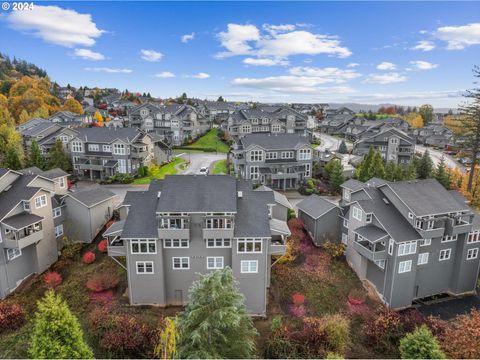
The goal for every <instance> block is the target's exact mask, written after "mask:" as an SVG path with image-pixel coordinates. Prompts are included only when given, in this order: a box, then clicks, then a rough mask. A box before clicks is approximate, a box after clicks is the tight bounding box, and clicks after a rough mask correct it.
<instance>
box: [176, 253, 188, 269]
mask: <svg viewBox="0 0 480 360" xmlns="http://www.w3.org/2000/svg"><path fill="white" fill-rule="evenodd" d="M175 259H180V267H178V268H177V267H175ZM185 259H187V264H188V267H186V268H184V267H182V264H183V260H185ZM172 269H173V270H190V258H189V257H188V256H173V257H172Z"/></svg>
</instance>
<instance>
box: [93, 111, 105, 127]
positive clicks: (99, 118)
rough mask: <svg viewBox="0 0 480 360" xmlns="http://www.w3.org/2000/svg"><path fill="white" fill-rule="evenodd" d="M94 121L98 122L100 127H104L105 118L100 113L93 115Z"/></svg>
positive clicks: (96, 112)
mask: <svg viewBox="0 0 480 360" xmlns="http://www.w3.org/2000/svg"><path fill="white" fill-rule="evenodd" d="M93 120H95V122H96V123H97V124H98V125H99V126H100V127H102V126H103V116H102V114H100V112H99V111H95V114H94V115H93Z"/></svg>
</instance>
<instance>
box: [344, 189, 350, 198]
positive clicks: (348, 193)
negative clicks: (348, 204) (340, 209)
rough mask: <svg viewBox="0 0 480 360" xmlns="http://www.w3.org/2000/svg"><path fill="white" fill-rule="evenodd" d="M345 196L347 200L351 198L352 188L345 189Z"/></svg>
mask: <svg viewBox="0 0 480 360" xmlns="http://www.w3.org/2000/svg"><path fill="white" fill-rule="evenodd" d="M343 198H344V199H345V200H350V190H348V189H343Z"/></svg>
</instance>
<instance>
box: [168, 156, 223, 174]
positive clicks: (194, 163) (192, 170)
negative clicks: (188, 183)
mask: <svg viewBox="0 0 480 360" xmlns="http://www.w3.org/2000/svg"><path fill="white" fill-rule="evenodd" d="M176 156H181V157H182V158H183V159H185V160H186V161H190V165H189V166H188V168H187V169H186V170H185V171H182V172H178V174H185V175H188V174H192V175H193V174H200V169H201V168H202V167H206V168H209V169H211V167H212V165H213V163H214V162H215V161H218V160H226V159H227V154H220V153H218V154H216V153H200V152H198V153H183V154H179V155H176Z"/></svg>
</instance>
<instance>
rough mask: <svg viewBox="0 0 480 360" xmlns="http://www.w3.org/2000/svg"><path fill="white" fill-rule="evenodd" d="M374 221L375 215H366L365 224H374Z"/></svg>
mask: <svg viewBox="0 0 480 360" xmlns="http://www.w3.org/2000/svg"><path fill="white" fill-rule="evenodd" d="M372 219H373V215H372V214H366V216H365V222H367V223H371V222H372Z"/></svg>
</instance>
